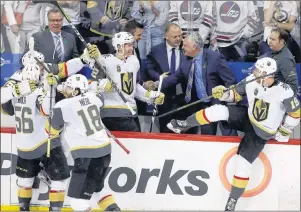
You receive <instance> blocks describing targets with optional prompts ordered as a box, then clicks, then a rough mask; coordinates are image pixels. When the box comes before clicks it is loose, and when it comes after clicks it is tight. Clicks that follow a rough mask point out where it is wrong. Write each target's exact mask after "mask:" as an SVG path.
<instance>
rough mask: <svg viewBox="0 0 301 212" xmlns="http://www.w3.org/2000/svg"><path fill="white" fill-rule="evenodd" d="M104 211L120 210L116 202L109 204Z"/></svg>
mask: <svg viewBox="0 0 301 212" xmlns="http://www.w3.org/2000/svg"><path fill="white" fill-rule="evenodd" d="M105 211H121V210H120V208H119V207H118V205H117V204H116V203H114V204H112V205H110V206H109V207H107V208H106V209H105Z"/></svg>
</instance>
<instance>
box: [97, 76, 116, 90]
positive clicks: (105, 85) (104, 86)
mask: <svg viewBox="0 0 301 212" xmlns="http://www.w3.org/2000/svg"><path fill="white" fill-rule="evenodd" d="M99 88H100V90H101V91H105V92H112V91H113V84H112V82H111V81H110V80H108V79H102V80H99Z"/></svg>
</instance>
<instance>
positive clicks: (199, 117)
mask: <svg viewBox="0 0 301 212" xmlns="http://www.w3.org/2000/svg"><path fill="white" fill-rule="evenodd" d="M195 118H196V120H197V121H198V122H199V123H200V125H205V124H209V123H210V122H209V120H208V119H207V117H206V115H205V110H200V111H199V112H197V113H196V114H195Z"/></svg>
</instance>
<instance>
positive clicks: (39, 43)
mask: <svg viewBox="0 0 301 212" xmlns="http://www.w3.org/2000/svg"><path fill="white" fill-rule="evenodd" d="M61 35H62V38H63V44H64V58H63V61H60V60H59V59H58V56H57V54H55V55H54V59H53V58H52V57H53V52H54V48H55V43H54V41H53V38H52V35H51V32H50V30H49V29H46V30H44V31H41V32H36V33H34V34H33V35H32V37H33V38H34V41H35V42H34V49H35V50H36V51H39V52H41V53H42V54H43V55H44V56H45V62H46V63H55V64H58V63H59V62H66V61H68V60H70V59H73V58H75V57H78V56H79V54H78V51H77V46H76V41H75V38H74V36H73V35H72V34H70V33H68V32H64V31H62V34H61ZM27 51H28V45H27V49H26V51H25V52H27Z"/></svg>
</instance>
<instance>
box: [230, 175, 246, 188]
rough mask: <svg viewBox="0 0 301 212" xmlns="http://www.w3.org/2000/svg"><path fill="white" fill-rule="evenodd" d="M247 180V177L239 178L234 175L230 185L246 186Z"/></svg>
mask: <svg viewBox="0 0 301 212" xmlns="http://www.w3.org/2000/svg"><path fill="white" fill-rule="evenodd" d="M248 182H249V178H241V177H237V176H234V177H233V181H232V185H233V186H234V187H237V188H246V187H247V185H248Z"/></svg>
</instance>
